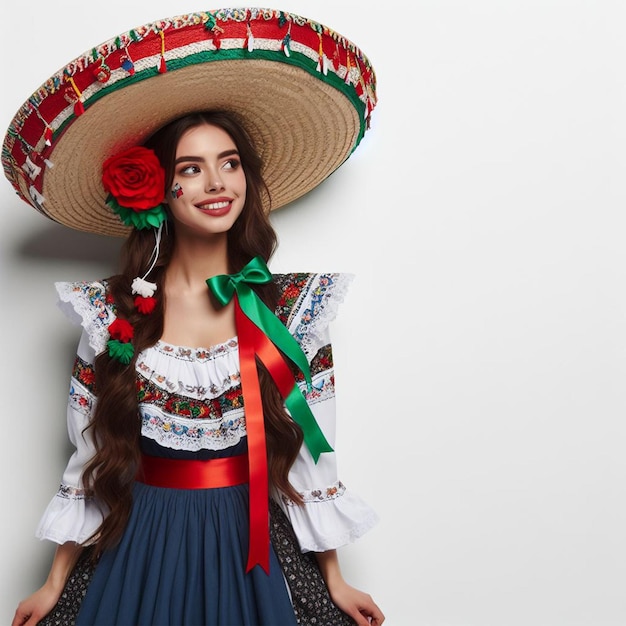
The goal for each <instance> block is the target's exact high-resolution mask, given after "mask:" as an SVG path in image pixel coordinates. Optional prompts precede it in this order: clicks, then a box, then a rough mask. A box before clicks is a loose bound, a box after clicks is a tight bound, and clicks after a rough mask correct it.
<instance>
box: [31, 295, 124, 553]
mask: <svg viewBox="0 0 626 626" xmlns="http://www.w3.org/2000/svg"><path fill="white" fill-rule="evenodd" d="M57 291H58V293H59V299H60V300H59V305H60V307H61V309H62V310H63V311H64V312H65V313H66V314H67V315H68V317H70V319H71V320H73V321H74V322H75V323H77V324H80V325H81V326H82V327H83V331H82V335H81V339H80V343H79V346H78V351H77V355H76V360H75V362H74V367H73V371H72V375H71V379H70V388H69V399H68V405H67V429H68V435H69V439H70V441H71V443H72V445H73V446H74V448H75V450H74V453H73V454H72V456H71V457H70V459H69V462H68V464H67V467H66V468H65V471H64V472H63V476H62V478H61V484H60V486H59V490H58V491H57V493H56V494H55V496H54V497H53V498H52V500H51V501H50V503H49V504H48V507H47V508H46V510H45V512H44V514H43V516H42V518H41V520H40V522H39V526H38V528H37V532H36V535H37V537H39V538H40V539H49V540H51V541H54V542H56V543H60V544H61V543H65V542H66V541H75V542H77V543H82V542H84V541H86V540H87V539H89V537H91V536H92V535H93V533H94V532H95V531H96V530H97V529H98V527H99V526H100V524H101V523H102V519H103V510H102V509H101V507H100V506H99V505H98V503H97V501H96V500H95V499H94V498H92V497H91V496H90V494H88V493H87V492H86V491H85V488H84V485H83V482H82V473H83V469H84V467H85V465H86V464H87V463H88V462H89V460H90V459H91V458H92V457H93V455H94V453H95V448H94V443H93V439H92V437H91V434H90V431H89V430H87V431H85V428H86V426H87V425H88V424H89V422H90V420H91V416H92V414H93V411H94V409H95V406H96V396H95V393H94V361H95V357H96V355H97V354H98V353H99V352H101V351H102V350H103V349H104V347H105V346H106V340H107V336H108V332H107V330H106V328H107V326H108V324H109V323H110V322H111V321H112V319H114V318H113V317H112V316H113V313H112V311H111V310H110V308H109V307H108V306H107V305H106V304H105V297H104V293H105V287H104V285H102V284H101V283H58V284H57Z"/></svg>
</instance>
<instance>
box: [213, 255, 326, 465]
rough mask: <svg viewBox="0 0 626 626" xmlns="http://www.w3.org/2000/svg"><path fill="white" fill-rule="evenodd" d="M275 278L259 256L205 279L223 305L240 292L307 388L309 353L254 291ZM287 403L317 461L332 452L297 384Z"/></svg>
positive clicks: (256, 321)
mask: <svg viewBox="0 0 626 626" xmlns="http://www.w3.org/2000/svg"><path fill="white" fill-rule="evenodd" d="M271 280H272V274H271V272H270V270H269V268H268V267H267V265H266V264H265V261H264V260H263V259H262V258H261V257H260V256H257V257H254V258H253V259H252V260H251V261H250V262H249V263H248V264H247V265H246V266H245V267H244V268H243V269H242V270H241V271H240V272H237V273H236V274H219V275H218V276H213V277H212V278H209V279H207V281H206V283H207V285H208V286H209V289H210V290H211V291H212V293H213V295H214V296H215V297H216V298H217V300H218V302H219V303H220V304H222V306H224V305H226V304H228V303H229V302H230V301H231V299H232V297H233V295H234V294H235V293H236V294H237V299H238V301H239V306H240V307H241V310H242V311H243V313H244V314H245V315H246V317H248V318H249V319H250V321H251V322H252V323H253V324H254V325H255V326H257V327H258V328H259V329H260V330H261V331H262V332H263V333H264V334H265V336H266V337H268V338H269V340H270V341H271V342H272V343H273V344H274V345H275V346H276V347H277V348H278V349H279V350H280V351H281V352H282V353H283V354H285V355H287V357H289V359H291V360H292V361H293V362H294V363H295V364H296V365H297V366H298V368H299V369H300V371H301V372H302V373H303V374H304V378H305V380H306V383H307V389H309V390H310V389H311V370H310V367H309V362H308V360H307V358H306V355H305V354H304V352H303V351H302V348H301V347H300V344H299V343H298V342H297V341H296V340H295V339H294V338H293V336H292V335H291V333H290V332H289V331H288V330H287V328H286V327H285V326H284V324H283V323H282V322H281V321H280V320H279V319H278V318H277V317H276V314H275V313H274V312H272V311H271V310H270V309H269V308H268V307H267V306H266V304H265V303H264V302H263V301H262V300H261V299H260V298H259V296H258V295H257V294H256V293H255V292H254V290H253V289H252V287H250V284H257V285H260V284H264V283H269V282H271ZM285 405H286V406H287V408H288V409H289V412H290V413H291V416H292V417H293V419H294V420H295V421H296V422H297V423H298V425H299V426H300V428H302V432H303V435H304V441H305V443H306V445H307V448H308V449H309V451H310V452H311V455H312V456H313V459H314V460H315V462H317V460H318V458H319V455H320V453H321V452H332V450H333V449H332V447H331V446H330V444H329V443H328V441H327V440H326V437H324V433H322V430H321V429H320V427H319V424H318V423H317V421H316V419H315V416H314V415H313V413H312V412H311V409H310V407H309V405H308V403H307V402H306V399H305V398H304V396H303V395H302V392H301V391H300V389H299V387H298V385H297V384H294V387H293V389H292V390H291V392H290V393H289V394H288V395H287V396H286V397H285Z"/></svg>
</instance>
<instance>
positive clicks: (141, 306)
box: [135, 296, 156, 315]
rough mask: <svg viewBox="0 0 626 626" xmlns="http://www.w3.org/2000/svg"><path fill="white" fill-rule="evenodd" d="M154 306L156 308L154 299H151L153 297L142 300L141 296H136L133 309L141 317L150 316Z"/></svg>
mask: <svg viewBox="0 0 626 626" xmlns="http://www.w3.org/2000/svg"><path fill="white" fill-rule="evenodd" d="M155 306H156V298H153V297H149V298H144V297H143V296H137V297H136V298H135V308H136V309H137V310H138V311H139V312H140V313H141V314H142V315H150V313H152V311H154V307H155Z"/></svg>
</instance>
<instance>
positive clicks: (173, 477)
mask: <svg viewBox="0 0 626 626" xmlns="http://www.w3.org/2000/svg"><path fill="white" fill-rule="evenodd" d="M137 480H138V481H139V482H142V483H145V484H146V485H152V486H153V487H169V488H172V489H215V488H217V487H232V486H234V485H241V484H243V483H247V482H248V455H246V454H240V455H239V456H233V457H228V458H224V459H209V460H207V461H198V460H188V459H164V458H161V457H156V456H148V455H146V454H143V455H142V456H141V468H140V470H139V472H138V474H137Z"/></svg>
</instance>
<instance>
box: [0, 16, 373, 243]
mask: <svg viewBox="0 0 626 626" xmlns="http://www.w3.org/2000/svg"><path fill="white" fill-rule="evenodd" d="M203 15H206V14H203ZM282 15H284V14H282ZM266 16H267V14H265V15H261V16H259V17H258V19H259V20H264V21H263V22H260V25H261V26H263V27H264V28H265V30H264V31H263V33H262V34H263V35H264V39H263V48H262V49H260V50H259V51H258V53H257V54H256V55H255V54H254V51H249V50H245V49H244V50H241V44H242V42H241V41H239V47H238V46H237V42H236V41H235V40H236V39H237V40H240V39H241V38H236V37H234V35H238V34H240V33H241V31H240V30H239V31H237V32H230V31H227V30H225V29H227V28H231V30H232V28H241V25H242V24H241V23H240V22H239V21H237V20H232V18H231V21H230V22H224V23H223V26H224V28H222V29H221V30H222V32H223V33H224V39H223V42H222V45H224V44H225V43H226V42H227V41H228V42H230V44H229V45H230V48H229V49H226V50H224V52H223V53H222V54H221V56H220V52H221V51H220V50H211V46H212V45H214V42H213V41H211V40H209V39H208V38H207V37H206V35H205V34H204V32H203V30H200V29H198V28H197V24H194V23H193V21H192V22H190V23H189V25H188V26H185V25H183V26H180V25H179V26H178V30H177V31H176V33H175V34H176V35H177V36H180V35H181V33H182V30H181V29H183V28H187V33H186V35H187V40H191V41H190V42H189V41H186V42H185V47H184V49H185V52H184V53H181V52H180V50H181V49H182V48H183V47H182V46H181V47H180V49H179V50H178V56H177V55H174V54H172V56H171V57H170V60H169V63H168V65H169V66H168V68H167V71H166V72H163V73H159V72H157V71H155V70H154V69H153V67H151V66H150V62H148V61H146V60H145V59H142V60H139V59H137V57H138V56H139V54H140V50H139V48H137V49H136V50H134V56H135V64H136V67H137V69H138V70H139V71H134V72H133V73H132V74H128V73H126V72H123V69H122V67H121V62H120V61H118V65H120V67H119V69H118V70H117V72H113V73H112V76H111V79H109V80H108V81H106V82H104V83H102V84H99V83H98V82H93V81H92V83H90V84H87V87H86V88H82V89H78V88H76V84H77V81H78V78H79V74H78V73H75V74H74V80H75V82H74V83H73V84H72V85H71V86H72V87H73V88H74V92H75V93H78V91H80V92H81V102H80V105H81V106H83V107H84V111H83V112H81V113H79V114H75V109H73V110H72V111H71V112H70V113H68V106H69V104H70V103H68V102H67V100H68V98H67V93H66V94H65V96H66V103H64V108H63V110H62V111H60V112H58V113H57V115H56V117H55V120H56V124H57V128H56V129H55V133H54V136H53V139H52V140H51V141H50V139H49V136H50V133H49V132H48V140H49V143H50V144H51V145H49V147H47V146H46V145H45V138H44V135H45V132H44V131H46V130H47V129H49V128H50V125H49V122H48V121H47V120H46V116H47V117H48V118H49V117H50V113H49V112H48V111H52V110H53V107H52V104H50V105H48V106H47V104H48V103H47V102H46V100H47V99H48V98H50V99H51V100H52V98H53V96H56V97H57V98H58V94H57V93H56V92H55V91H52V92H51V93H48V91H46V90H45V86H46V85H48V84H50V81H48V82H47V83H45V84H44V86H42V88H41V89H40V90H39V92H38V94H39V95H40V96H41V95H43V97H41V98H39V102H37V106H33V98H31V99H29V101H28V103H26V104H25V105H24V107H22V109H21V110H20V111H19V112H18V115H16V117H15V119H14V120H13V123H12V126H11V127H10V129H9V131H8V133H7V136H6V138H5V143H4V146H3V165H4V168H5V173H6V175H7V177H8V178H9V180H10V181H11V182H12V183H13V185H14V186H15V188H16V189H17V191H18V193H19V194H20V196H21V197H22V198H23V199H24V200H26V201H27V202H29V203H30V204H32V205H33V206H34V207H35V208H37V209H38V210H40V211H41V212H42V213H43V214H45V215H47V216H48V217H50V218H51V219H53V220H55V221H57V222H59V223H61V224H64V225H67V226H69V227H71V228H75V229H78V230H83V231H90V232H97V233H102V234H109V235H125V234H126V233H127V232H128V227H127V226H124V225H123V224H122V222H121V221H120V219H119V217H118V216H117V215H116V214H114V213H113V212H112V211H111V209H110V208H109V207H108V206H107V205H106V203H105V199H106V193H105V191H104V188H103V186H102V182H101V176H102V163H103V162H104V160H105V159H107V158H108V157H110V156H112V155H114V154H116V153H118V152H120V151H121V150H124V149H125V148H128V147H131V146H134V145H141V144H142V143H143V142H144V141H145V140H146V139H147V138H148V137H149V136H150V135H151V134H152V133H153V132H154V131H156V130H157V129H158V128H160V127H161V126H163V125H164V124H165V123H167V122H169V121H171V120H173V119H176V118H178V117H180V116H181V115H184V114H186V113H189V112H194V111H206V110H227V111H231V112H233V113H234V114H235V115H236V116H237V117H238V118H239V119H240V120H241V122H242V123H243V125H244V126H245V127H246V130H247V131H248V133H249V134H250V135H251V137H252V139H253V141H254V143H255V145H256V147H257V149H258V151H259V152H260V154H261V156H262V159H263V162H264V168H263V176H264V179H265V181H266V183H267V186H268V189H269V192H270V198H271V204H270V205H268V207H267V208H268V209H272V210H273V209H276V208H279V207H281V206H284V205H286V204H288V203H289V202H291V201H293V200H295V199H296V198H299V197H301V196H302V195H304V194H306V193H307V192H308V191H310V190H311V189H313V188H314V187H316V186H317V185H318V184H319V183H321V182H322V181H323V180H324V179H325V178H326V177H328V176H329V175H330V174H331V173H332V172H333V171H335V170H336V169H337V168H338V167H339V166H340V165H341V164H342V163H343V162H344V161H345V160H346V159H347V158H348V157H349V156H350V154H351V152H352V151H353V150H354V149H355V148H356V146H357V145H358V143H359V141H360V139H361V137H362V136H363V134H364V132H365V128H366V126H365V123H366V120H365V114H366V113H367V112H368V105H369V107H370V108H369V110H371V108H372V107H373V101H374V100H373V72H372V73H371V74H369V75H368V79H369V82H368V84H367V85H366V87H367V89H365V90H363V89H361V93H360V94H359V93H357V92H358V90H357V89H355V86H358V85H359V83H358V82H356V80H355V83H356V84H353V83H352V81H350V80H346V79H347V78H349V76H348V71H349V69H350V68H349V65H350V60H349V59H347V57H346V65H347V66H348V67H347V68H345V67H344V68H343V70H344V71H343V72H342V71H341V70H342V68H341V66H339V68H338V69H339V71H337V69H336V68H335V70H334V71H330V72H329V71H328V68H321V67H319V61H318V64H317V67H316V66H315V63H314V61H315V59H312V58H310V57H311V56H312V54H310V53H307V49H305V47H304V46H305V45H306V46H309V45H310V43H311V42H314V41H315V40H318V39H319V40H320V41H321V37H322V36H321V35H319V34H318V33H317V32H315V33H314V34H315V37H314V38H313V39H310V33H309V32H308V31H307V30H302V31H301V33H300V34H301V37H300V38H299V39H295V40H294V34H295V35H296V36H297V35H298V33H299V31H297V29H296V28H295V27H293V26H294V24H295V22H292V24H291V27H290V32H291V37H292V47H294V48H295V50H293V51H292V52H291V54H289V55H286V54H285V53H284V52H281V50H280V49H278V48H277V45H276V44H277V42H278V43H280V42H279V37H283V36H284V32H285V28H284V25H283V26H281V27H280V28H279V25H278V24H276V25H275V30H276V33H274V34H272V31H270V30H268V26H269V25H270V24H271V21H270V20H267V19H266ZM185 18H188V16H185ZM176 19H181V18H173V19H172V21H171V22H168V23H171V24H176V23H177V22H176V21H175V20H176ZM299 19H303V18H299ZM249 24H250V20H248V25H249ZM298 26H300V25H299V24H298ZM192 27H193V28H195V30H192ZM307 27H308V29H309V30H310V23H308V22H307V23H305V25H304V26H300V28H303V29H304V28H307ZM146 28H147V27H146ZM172 28H173V27H172ZM254 28H255V24H254V23H253V24H252V30H254ZM324 28H325V27H324ZM259 29H260V26H259V27H258V29H257V30H259ZM204 30H206V29H204ZM325 32H326V35H324V36H330V37H332V41H333V42H334V46H335V50H337V49H338V48H339V46H341V49H344V50H346V51H347V50H352V51H354V50H358V49H357V48H356V47H355V46H354V45H353V44H349V42H347V40H345V39H343V38H341V37H340V36H337V35H336V33H333V31H329V30H328V29H326V31H325ZM154 33H155V29H154V27H153V25H150V28H148V29H147V30H146V31H145V34H144V36H143V38H142V40H141V43H142V44H144V45H146V46H147V43H146V42H149V39H150V37H152V36H153V35H154ZM328 33H330V35H328ZM168 35H169V33H167V32H166V42H167V38H168ZM227 35H230V38H227ZM169 38H170V39H171V40H173V39H174V36H173V35H172V36H170V37H169ZM118 40H119V38H116V40H115V41H118ZM112 41H113V40H112ZM233 41H235V43H232V42H233ZM299 42H301V47H300V48H298V47H297V44H298V43H299ZM294 44H295V45H294ZM131 45H132V42H131V43H130V44H128V45H127V49H128V48H130V46H131ZM320 45H321V44H320ZM194 46H195V47H194ZM198 46H202V47H203V49H202V50H199V49H197V48H198ZM109 47H110V46H109ZM326 47H327V48H328V47H329V44H326ZM172 50H173V48H172ZM207 50H211V53H212V56H211V57H207V56H206V51H207ZM299 51H300V52H299ZM114 52H115V51H113V52H112V53H110V54H109V55H108V56H106V57H104V59H105V62H106V63H108V64H109V65H111V66H114V64H115V58H114V57H113V53H114ZM118 52H119V50H118ZM203 52H204V56H203V54H202V53H203ZM324 54H326V53H324ZM346 54H349V52H346ZM354 58H355V59H356V58H357V55H355V57H354ZM358 58H359V59H360V60H361V63H362V67H363V66H364V64H365V62H366V61H367V60H366V59H365V57H364V56H363V55H362V53H360V51H359V52H358ZM165 59H166V60H167V52H166V55H165ZM363 59H365V61H364V60H363ZM82 61H83V62H82V66H83V71H84V65H85V63H84V58H83V59H82ZM96 62H98V61H97V59H96V61H93V63H96ZM142 62H143V64H144V65H147V66H148V67H146V68H145V69H142V65H141V64H142ZM99 63H102V61H100V62H99ZM80 65H81V64H80V63H79V60H76V61H74V62H72V64H70V65H69V66H68V67H74V68H75V67H78V66H80ZM152 65H154V63H152ZM356 67H358V66H356ZM367 67H369V62H367ZM359 71H360V72H362V70H361V69H360V70H359ZM92 74H93V73H92ZM342 74H343V75H342ZM359 78H361V73H359ZM361 85H362V87H363V83H362V82H361ZM57 91H58V90H57ZM70 93H72V92H70ZM363 94H365V97H363ZM367 98H369V99H370V100H369V101H368V100H367ZM74 104H75V103H74ZM59 108H60V105H57V109H59ZM27 113H29V114H27ZM35 114H36V115H35ZM44 122H45V123H44ZM26 137H28V139H26ZM25 146H27V147H31V148H32V149H33V155H34V156H33V157H32V158H31V165H30V166H25V164H24V162H22V163H20V155H21V154H26V156H28V150H25V149H24V147H25ZM41 155H43V157H45V158H44V161H45V163H42V156H41ZM35 157H39V164H40V166H41V168H40V169H41V171H37V172H36V176H33V168H32V161H34V160H35ZM23 159H25V157H23ZM36 169H37V168H36Z"/></svg>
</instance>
